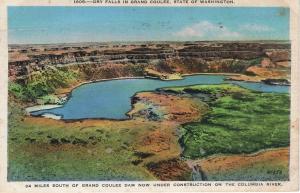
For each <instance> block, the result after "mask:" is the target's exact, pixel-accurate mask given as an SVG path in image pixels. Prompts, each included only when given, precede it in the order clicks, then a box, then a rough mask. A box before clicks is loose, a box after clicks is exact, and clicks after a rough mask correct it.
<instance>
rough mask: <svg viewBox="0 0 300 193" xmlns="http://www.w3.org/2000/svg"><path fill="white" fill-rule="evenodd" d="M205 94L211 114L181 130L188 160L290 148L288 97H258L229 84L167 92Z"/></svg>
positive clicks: (263, 94) (279, 95) (256, 94)
mask: <svg viewBox="0 0 300 193" xmlns="http://www.w3.org/2000/svg"><path fill="white" fill-rule="evenodd" d="M165 90H169V91H173V92H175V93H176V92H177V93H183V92H185V93H193V94H194V95H195V94H198V95H199V93H201V94H206V100H207V102H208V104H209V106H210V111H209V112H208V113H207V114H206V116H205V117H204V119H202V120H201V121H200V122H194V123H187V124H185V125H183V127H182V132H183V135H182V138H181V140H180V141H181V143H182V145H183V146H184V151H183V156H184V157H186V158H192V159H195V158H203V157H206V156H209V155H213V154H240V153H252V152H255V151H258V150H261V149H266V148H275V147H286V146H288V145H289V113H290V112H289V105H290V100H289V95H288V94H274V93H259V92H252V91H250V90H247V89H243V88H241V87H238V86H232V85H229V84H224V85H213V86H205V85H204V86H201V85H199V86H190V87H177V88H167V89H165Z"/></svg>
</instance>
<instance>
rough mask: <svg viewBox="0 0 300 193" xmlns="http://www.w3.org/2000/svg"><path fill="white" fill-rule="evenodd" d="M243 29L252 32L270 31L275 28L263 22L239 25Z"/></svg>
mask: <svg viewBox="0 0 300 193" xmlns="http://www.w3.org/2000/svg"><path fill="white" fill-rule="evenodd" d="M239 29H240V30H241V31H250V32H268V31H272V30H273V29H272V28H271V27H269V26H267V25H261V24H244V25H241V26H240V27H239Z"/></svg>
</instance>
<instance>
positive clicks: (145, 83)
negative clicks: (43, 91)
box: [31, 75, 289, 119]
mask: <svg viewBox="0 0 300 193" xmlns="http://www.w3.org/2000/svg"><path fill="white" fill-rule="evenodd" d="M224 78H225V76H222V75H194V76H186V77H184V79H183V80H172V81H162V80H154V79H134V78H132V79H121V80H110V81H101V82H95V83H90V84H83V85H81V86H79V87H77V88H76V89H74V90H73V91H72V93H71V96H70V98H69V100H68V101H67V102H66V103H65V104H64V105H63V106H62V107H58V108H54V109H48V110H40V111H35V112H32V113H31V114H32V115H35V116H37V115H43V114H54V115H59V116H61V117H62V119H84V118H107V119H126V118H128V117H127V116H126V113H127V112H128V111H129V110H130V109H131V97H132V96H133V95H134V94H135V93H137V92H141V91H153V90H155V89H157V88H162V87H169V86H186V85H194V84H221V83H232V84H237V85H240V86H242V87H245V88H249V89H252V90H256V91H262V92H277V93H288V92H289V86H274V85H267V84H264V83H251V82H242V81H224Z"/></svg>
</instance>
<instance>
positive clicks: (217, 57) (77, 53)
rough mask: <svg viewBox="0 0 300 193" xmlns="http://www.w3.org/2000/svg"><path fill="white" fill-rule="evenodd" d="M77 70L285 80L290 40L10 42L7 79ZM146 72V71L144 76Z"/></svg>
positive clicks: (95, 76) (95, 74) (92, 74)
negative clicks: (48, 69) (17, 43)
mask: <svg viewBox="0 0 300 193" xmlns="http://www.w3.org/2000/svg"><path fill="white" fill-rule="evenodd" d="M49 66H52V67H56V68H63V67H65V68H68V69H69V70H73V71H79V72H80V73H81V74H82V77H83V79H84V80H86V81H91V80H99V79H103V78H116V77H125V76H126V77H127V76H129V77H130V76H131V77H132V76H144V75H147V72H149V71H150V72H153V71H155V72H157V73H166V74H170V73H181V74H191V73H237V74H244V75H242V76H240V77H239V76H234V77H231V78H232V79H233V80H248V81H260V80H263V79H267V78H284V79H287V80H290V77H289V72H290V44H289V43H283V42H280V43H278V42H185V43H184V42H161V43H149V42H148V43H147V42H146V43H123V44H105V43H90V44H89V43H86V44H57V45H10V46H9V78H10V80H14V81H18V82H24V81H25V82H26V80H28V79H30V78H34V76H35V75H36V74H37V73H39V72H41V71H43V70H45V69H47V68H49ZM150 75H151V74H150Z"/></svg>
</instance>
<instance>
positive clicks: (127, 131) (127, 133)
mask: <svg viewBox="0 0 300 193" xmlns="http://www.w3.org/2000/svg"><path fill="white" fill-rule="evenodd" d="M9 109H10V115H9V139H8V158H9V162H8V166H9V167H8V180H10V181H27V180H46V181H47V180H142V179H147V180H151V179H153V176H151V174H150V173H148V171H147V170H146V169H145V168H143V167H142V166H141V165H137V164H135V163H136V162H137V160H140V157H139V154H137V153H136V150H135V149H134V147H133V144H134V142H135V136H136V135H137V134H138V132H139V131H138V130H137V129H140V130H141V132H142V131H143V129H147V126H146V125H142V124H140V126H139V128H137V129H136V130H135V129H131V127H130V126H131V125H130V124H127V123H124V124H121V123H118V125H117V126H116V125H112V124H111V123H110V122H107V123H106V122H105V123H103V124H100V126H98V125H94V124H92V123H91V124H85V123H80V122H76V123H64V122H62V121H55V120H48V122H47V119H40V120H39V119H38V118H33V120H30V118H26V117H25V118H24V116H23V114H22V111H21V110H20V109H19V108H18V107H17V104H11V106H10V107H9ZM101 125H102V126H101ZM149 127H151V125H150V126H149Z"/></svg>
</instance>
